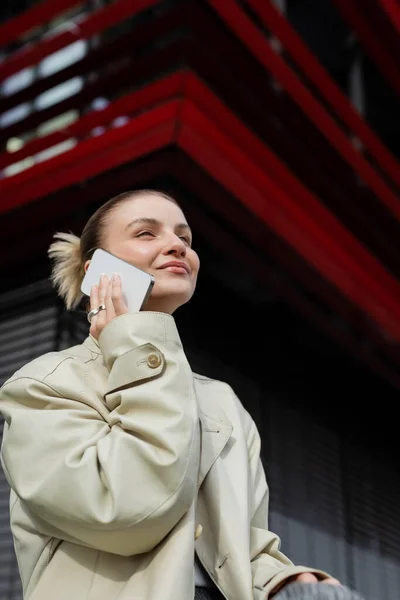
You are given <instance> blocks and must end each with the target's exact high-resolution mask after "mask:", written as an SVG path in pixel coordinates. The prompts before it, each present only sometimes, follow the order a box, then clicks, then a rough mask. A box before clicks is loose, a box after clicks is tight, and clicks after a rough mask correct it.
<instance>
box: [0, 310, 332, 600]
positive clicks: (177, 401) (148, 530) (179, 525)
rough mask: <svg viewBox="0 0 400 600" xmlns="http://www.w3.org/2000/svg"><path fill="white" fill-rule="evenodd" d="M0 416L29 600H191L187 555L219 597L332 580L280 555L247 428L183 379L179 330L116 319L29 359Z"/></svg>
mask: <svg viewBox="0 0 400 600" xmlns="http://www.w3.org/2000/svg"><path fill="white" fill-rule="evenodd" d="M0 410H1V412H2V413H3V415H4V417H5V421H6V424H5V428H4V439H3V445H2V464H3V467H4V470H5V473H6V476H7V478H8V481H9V483H10V486H11V488H12V492H11V526H12V532H13V535H14V540H15V549H16V553H17V557H18V563H19V569H20V573H21V577H22V582H23V588H24V593H25V598H27V599H28V598H29V600H54V598H57V600H71V599H73V600H190V599H192V598H193V596H194V567H193V565H194V550H195V549H196V550H197V553H198V556H199V558H200V560H201V562H202V563H203V565H204V567H205V568H206V570H207V571H208V573H209V574H210V576H211V577H212V579H213V580H214V582H215V583H216V585H217V586H218V587H219V588H220V590H221V591H222V593H223V594H224V595H225V596H226V597H227V598H228V599H229V600H251V599H257V600H264V599H266V598H268V594H269V592H270V591H271V590H272V589H273V588H274V587H275V586H277V585H278V584H279V583H280V582H282V581H284V580H285V579H286V578H288V577H290V576H291V575H293V574H295V573H300V572H305V571H311V572H314V573H319V574H320V575H321V577H325V576H326V574H324V573H320V572H318V571H315V570H312V569H308V568H306V567H295V566H293V565H292V563H291V562H290V561H289V560H288V559H287V558H286V557H285V556H284V555H283V554H281V553H280V552H279V543H280V540H279V538H278V537H277V536H276V535H274V534H273V533H271V532H270V531H268V488H267V484H266V481H265V476H264V472H263V468H262V466H261V462H260V456H259V455H260V439H259V435H258V432H257V429H256V426H255V424H254V422H253V421H252V419H251V418H250V416H249V414H248V413H247V412H246V411H245V410H244V408H243V406H242V405H241V404H240V402H239V400H238V399H237V398H236V396H235V395H234V393H233V391H232V390H231V388H230V387H229V386H228V385H226V384H225V383H221V382H219V381H213V380H209V379H207V378H204V377H199V376H196V375H193V374H192V372H191V369H190V367H189V364H188V362H187V359H186V357H185V354H184V351H183V348H182V344H181V341H180V338H179V334H178V331H177V328H176V325H175V321H174V319H173V317H171V316H169V315H166V314H161V313H148V312H143V313H135V314H125V315H121V316H120V317H117V318H116V319H114V320H113V321H111V322H110V323H109V324H108V325H107V326H106V327H105V329H104V330H103V331H102V333H101V335H100V338H99V342H97V341H96V340H95V338H93V337H92V336H90V335H89V336H88V337H87V338H86V340H85V342H84V343H83V344H82V345H79V346H75V347H73V348H69V349H67V350H63V351H61V352H57V353H50V354H46V355H44V356H42V357H40V358H38V359H36V360H34V361H32V362H31V363H29V364H27V365H26V366H24V367H23V368H22V369H20V370H19V371H17V372H16V373H15V374H14V375H13V377H12V378H11V379H9V380H8V381H7V382H6V383H5V384H4V386H3V387H2V388H1V391H0ZM199 525H201V526H202V533H201V535H200V536H196V535H195V534H196V530H197V534H198V533H199V532H200V531H201V527H199ZM195 537H196V538H197V539H196V540H195Z"/></svg>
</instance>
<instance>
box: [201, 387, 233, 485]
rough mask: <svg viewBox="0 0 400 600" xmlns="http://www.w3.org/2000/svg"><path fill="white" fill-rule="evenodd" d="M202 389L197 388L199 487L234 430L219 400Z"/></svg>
mask: <svg viewBox="0 0 400 600" xmlns="http://www.w3.org/2000/svg"><path fill="white" fill-rule="evenodd" d="M195 381H196V379H195ZM202 387H203V386H201V387H200V386H196V388H197V389H196V393H197V399H198V403H199V416H200V424H201V458H200V469H199V481H198V487H200V486H201V484H202V483H203V481H204V478H205V476H206V475H207V473H208V472H209V470H210V469H211V467H212V466H213V464H214V463H215V461H216V460H217V458H218V456H219V455H220V454H221V452H222V450H223V449H224V448H225V446H226V443H227V442H228V440H229V438H230V437H231V435H232V430H233V426H232V424H231V422H230V421H229V419H228V417H227V416H226V414H225V413H224V411H223V410H222V408H220V407H219V406H218V400H217V398H216V397H212V396H210V394H207V393H206V390H204V389H202Z"/></svg>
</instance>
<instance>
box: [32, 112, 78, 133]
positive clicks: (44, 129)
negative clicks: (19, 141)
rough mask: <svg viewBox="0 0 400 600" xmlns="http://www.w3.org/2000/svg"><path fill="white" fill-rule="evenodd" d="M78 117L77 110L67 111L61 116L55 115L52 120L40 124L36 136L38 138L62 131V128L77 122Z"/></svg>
mask: <svg viewBox="0 0 400 600" xmlns="http://www.w3.org/2000/svg"><path fill="white" fill-rule="evenodd" d="M78 116H79V113H78V111H77V110H68V111H67V112H65V113H62V114H61V115H57V116H56V117H54V119H50V120H49V121H45V122H44V123H42V124H41V125H40V126H39V127H38V128H37V134H38V136H42V135H47V134H48V133H52V132H53V131H58V130H60V129H63V127H68V125H71V123H74V121H76V120H77V118H78Z"/></svg>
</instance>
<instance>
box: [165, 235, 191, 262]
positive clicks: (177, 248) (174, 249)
mask: <svg viewBox="0 0 400 600" xmlns="http://www.w3.org/2000/svg"><path fill="white" fill-rule="evenodd" d="M186 252H187V247H186V244H185V242H184V241H183V240H181V238H180V237H179V236H177V235H175V234H173V235H172V236H171V238H170V240H169V241H168V244H167V245H166V247H165V249H164V254H165V255H168V254H172V255H173V256H179V257H182V258H184V257H185V256H186Z"/></svg>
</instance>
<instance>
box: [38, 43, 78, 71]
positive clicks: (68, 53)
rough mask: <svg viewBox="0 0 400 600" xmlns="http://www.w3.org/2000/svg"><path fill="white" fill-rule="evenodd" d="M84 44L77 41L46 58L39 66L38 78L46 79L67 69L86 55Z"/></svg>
mask: <svg viewBox="0 0 400 600" xmlns="http://www.w3.org/2000/svg"><path fill="white" fill-rule="evenodd" d="M86 45H87V44H86V42H85V41H83V40H78V41H76V42H74V43H73V44H70V45H69V46H66V47H65V48H61V50H58V51H57V52H54V53H53V54H50V56H46V58H44V59H43V60H42V62H41V63H40V64H39V69H38V71H39V75H40V77H47V76H48V75H52V74H53V73H57V71H60V70H61V69H64V68H65V67H69V66H70V65H72V64H73V63H75V62H77V61H78V60H80V59H81V58H83V57H84V56H85V54H86Z"/></svg>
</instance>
